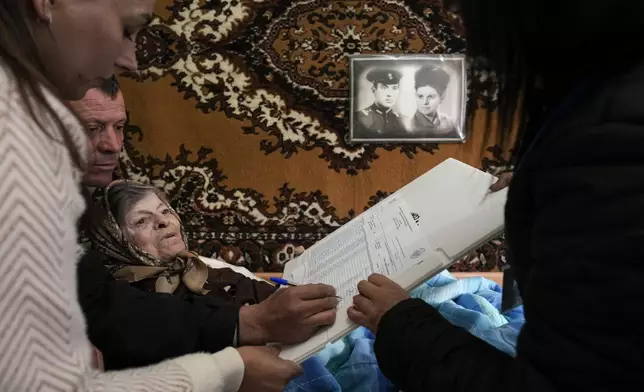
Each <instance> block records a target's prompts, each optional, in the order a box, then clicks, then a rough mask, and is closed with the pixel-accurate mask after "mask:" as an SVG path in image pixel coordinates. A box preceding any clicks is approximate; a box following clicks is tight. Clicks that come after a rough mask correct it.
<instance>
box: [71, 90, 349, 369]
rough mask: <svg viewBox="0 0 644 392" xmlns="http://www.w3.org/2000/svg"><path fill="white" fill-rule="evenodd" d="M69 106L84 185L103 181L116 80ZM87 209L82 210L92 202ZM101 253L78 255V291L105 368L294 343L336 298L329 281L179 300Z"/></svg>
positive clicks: (116, 140) (118, 104)
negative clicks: (86, 153) (248, 301)
mask: <svg viewBox="0 0 644 392" xmlns="http://www.w3.org/2000/svg"><path fill="white" fill-rule="evenodd" d="M69 105H70V107H71V108H72V109H73V110H75V111H76V113H77V114H78V115H79V117H80V119H81V121H82V122H83V123H84V125H85V126H86V127H87V129H88V135H89V139H90V144H91V149H92V157H93V163H92V164H91V165H90V167H89V170H88V171H87V174H86V177H85V181H84V183H85V185H86V186H87V187H88V188H90V189H91V188H97V187H98V188H102V187H105V186H106V185H108V184H109V183H110V182H111V181H112V179H113V176H114V173H113V172H114V169H115V168H116V166H117V157H118V154H119V152H120V150H121V148H122V147H123V129H124V126H125V122H126V117H127V115H126V111H125V103H124V101H123V95H122V94H121V92H120V91H119V86H118V83H117V81H116V79H114V78H113V79H110V80H108V81H106V83H105V84H104V85H103V86H102V87H101V89H93V90H90V91H89V92H88V93H87V95H85V97H84V98H83V99H82V100H80V101H77V102H70V103H69ZM88 204H89V203H88ZM88 207H89V208H88V212H87V214H88V216H89V214H91V213H92V210H91V204H90V205H89V206H88ZM86 219H87V218H86ZM81 224H83V222H82V223H81ZM105 258H106V255H103V254H102V253H100V252H96V251H91V250H90V251H88V253H86V254H85V256H84V257H83V258H82V259H81V261H80V262H79V265H78V282H79V287H78V296H79V301H80V303H81V307H82V309H83V312H84V313H85V317H86V319H87V328H88V335H89V337H90V340H91V342H92V344H94V345H95V346H96V347H97V348H98V349H99V350H100V351H101V352H102V354H103V358H104V364H105V368H106V370H116V369H122V368H127V367H137V366H145V365H150V364H153V363H157V362H160V361H162V360H164V359H167V358H173V357H177V356H180V355H183V354H188V353H194V352H199V351H205V352H217V351H220V350H223V349H224V348H226V347H230V346H244V345H255V346H262V345H265V344H267V343H269V342H271V343H283V344H294V343H299V342H301V341H304V340H306V339H308V338H309V337H311V336H312V335H313V334H314V333H315V332H316V331H317V330H318V329H319V327H322V326H325V325H330V324H332V323H333V322H334V321H335V315H336V311H335V307H336V305H337V300H336V298H335V297H334V296H335V290H334V289H333V287H331V286H326V285H302V286H298V287H291V288H289V289H288V290H281V291H280V292H279V293H278V294H279V295H273V296H271V297H269V298H268V299H267V300H265V301H263V302H261V303H259V304H257V305H251V306H245V307H243V308H241V309H239V308H237V307H236V306H234V305H231V304H229V303H224V302H223V301H221V302H218V301H217V300H216V299H213V298H212V297H206V296H193V297H191V298H190V299H188V300H183V299H179V298H177V297H176V296H172V295H166V294H160V293H154V292H147V291H142V290H139V289H137V288H135V287H132V286H131V285H130V284H129V283H128V282H125V281H119V280H116V279H114V278H113V277H112V275H111V274H110V273H109V271H108V269H107V268H106V267H105V264H104V261H105ZM274 359H275V360H278V358H277V357H275V358H274ZM262 369H263V370H262ZM262 369H259V370H258V369H253V371H255V372H258V371H259V373H261V371H265V372H266V371H269V370H268V369H270V366H263V367H262ZM249 371H251V370H249ZM263 377H267V378H270V377H277V376H276V375H274V374H265V375H263Z"/></svg>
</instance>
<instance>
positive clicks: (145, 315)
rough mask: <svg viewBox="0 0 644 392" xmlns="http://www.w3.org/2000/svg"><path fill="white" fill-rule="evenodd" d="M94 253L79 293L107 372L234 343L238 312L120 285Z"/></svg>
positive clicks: (81, 270) (82, 267) (82, 271)
mask: <svg viewBox="0 0 644 392" xmlns="http://www.w3.org/2000/svg"><path fill="white" fill-rule="evenodd" d="M103 257H104V256H103V255H102V254H101V253H98V252H94V251H90V252H88V253H86V254H85V256H84V257H83V258H82V259H81V261H80V263H79V265H78V282H79V283H78V286H79V287H78V295H79V301H80V304H81V307H82V309H83V312H84V314H85V318H86V320H87V328H88V335H89V338H90V340H91V342H92V344H93V345H94V346H96V347H97V348H98V349H99V350H101V352H102V353H103V359H104V361H105V367H106V370H116V369H123V368H126V367H133V366H144V365H149V364H153V363H157V362H159V361H162V360H164V359H168V358H173V357H177V356H180V355H184V354H189V353H194V352H199V351H205V352H216V351H219V350H222V349H223V348H225V347H228V346H231V345H232V344H233V337H234V333H235V328H236V325H237V319H238V315H239V310H238V308H236V307H235V306H232V305H228V304H223V303H217V302H215V301H214V300H213V299H211V298H209V297H194V298H192V299H190V300H181V299H179V298H176V297H174V296H172V295H168V294H158V293H149V292H145V291H141V290H139V289H136V288H134V287H131V286H130V285H129V284H127V283H126V282H122V281H116V280H115V279H113V278H112V276H111V275H110V274H109V272H108V271H107V269H106V268H105V266H104V265H103V263H102V258H103Z"/></svg>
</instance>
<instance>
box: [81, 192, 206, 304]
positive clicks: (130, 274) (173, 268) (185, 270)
mask: <svg viewBox="0 0 644 392" xmlns="http://www.w3.org/2000/svg"><path fill="white" fill-rule="evenodd" d="M126 183H128V182H127V181H124V180H117V181H114V182H112V183H111V184H110V185H108V186H107V188H105V190H104V191H103V194H102V197H101V199H102V200H99V203H97V205H98V207H100V208H98V209H96V211H93V214H92V215H93V216H92V224H91V225H90V226H91V227H89V228H88V230H87V233H86V235H87V237H88V239H89V240H90V241H91V242H92V246H93V247H94V248H96V249H97V250H98V251H101V252H103V253H104V254H106V255H107V256H109V259H110V261H109V263H108V264H106V266H107V267H108V269H109V271H110V273H111V274H112V276H114V277H115V278H116V279H120V280H126V281H128V282H130V283H134V282H138V281H141V280H143V279H149V278H154V277H156V278H157V279H156V283H155V291H156V292H159V293H169V294H171V293H173V292H174V291H175V290H176V288H177V287H178V286H179V283H180V282H183V283H184V284H185V285H186V287H187V288H188V289H189V290H190V291H192V292H193V293H195V294H200V295H205V294H207V293H208V290H205V289H204V287H203V286H204V284H205V283H206V281H207V279H208V266H206V265H205V264H204V263H203V262H202V261H201V260H200V259H199V256H198V255H197V254H196V253H194V252H189V251H187V250H184V251H181V252H179V254H177V257H176V258H175V259H174V260H172V261H170V262H166V261H163V260H161V259H159V258H158V257H156V256H153V255H151V254H150V253H148V252H145V251H143V250H142V249H141V248H139V247H138V246H136V245H135V244H132V243H130V242H129V241H128V240H127V238H126V236H125V234H124V233H123V231H122V230H121V228H120V227H119V225H118V223H117V221H116V219H115V217H114V215H113V214H112V211H111V210H110V200H109V194H110V189H111V188H112V187H113V186H115V185H120V184H126ZM157 196H158V194H157ZM159 198H160V199H161V200H162V201H163V202H164V203H166V205H167V207H168V208H169V209H170V211H171V213H172V214H173V215H174V216H175V217H176V218H177V219H178V220H179V224H180V226H181V237H182V238H183V241H184V243H186V244H187V241H186V235H185V232H184V230H183V224H182V223H181V219H180V218H179V215H178V214H177V213H176V211H175V210H174V209H173V208H172V207H171V206H170V205H169V204H168V203H167V201H166V200H165V199H164V198H162V197H159Z"/></svg>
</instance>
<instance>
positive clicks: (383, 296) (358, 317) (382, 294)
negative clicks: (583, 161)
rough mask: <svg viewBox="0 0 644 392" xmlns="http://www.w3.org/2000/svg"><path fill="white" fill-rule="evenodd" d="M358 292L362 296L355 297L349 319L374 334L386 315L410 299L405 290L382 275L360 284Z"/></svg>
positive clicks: (374, 276)
mask: <svg viewBox="0 0 644 392" xmlns="http://www.w3.org/2000/svg"><path fill="white" fill-rule="evenodd" d="M358 291H359V292H360V294H359V295H356V296H355V297H353V306H351V307H350V308H349V310H348V311H347V313H348V315H349V319H351V321H353V322H354V323H356V324H358V325H362V326H363V327H366V328H368V329H370V330H371V331H372V332H373V333H376V332H378V324H380V319H381V318H382V316H384V314H385V313H387V312H388V311H389V310H390V309H391V308H393V307H394V306H396V305H397V304H398V303H400V302H402V301H404V300H406V299H409V294H407V291H405V289H403V288H402V287H400V286H399V285H398V284H396V283H394V281H392V280H391V279H389V278H387V277H386V276H383V275H380V274H372V275H371V276H369V280H363V281H361V282H360V283H358Z"/></svg>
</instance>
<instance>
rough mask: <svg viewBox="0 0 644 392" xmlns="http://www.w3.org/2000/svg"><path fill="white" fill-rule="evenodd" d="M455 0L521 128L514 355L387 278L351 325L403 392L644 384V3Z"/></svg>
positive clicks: (513, 257) (512, 194) (503, 107)
mask: <svg viewBox="0 0 644 392" xmlns="http://www.w3.org/2000/svg"><path fill="white" fill-rule="evenodd" d="M452 3H454V2H452ZM455 5H456V6H457V7H458V8H459V10H460V13H461V15H462V19H463V22H464V27H465V31H466V32H467V40H468V41H467V42H468V53H469V55H470V56H473V57H476V58H481V59H484V61H485V63H486V64H487V65H488V66H489V71H490V74H494V75H497V77H498V78H499V86H498V87H499V105H500V106H499V115H500V120H501V129H502V137H505V138H504V139H502V141H503V140H505V141H506V142H507V136H508V130H509V129H512V127H513V126H515V127H516V128H515V129H518V130H519V135H518V136H519V142H518V145H517V147H516V148H515V151H516V154H518V155H517V160H516V162H517V167H516V168H515V170H514V173H513V176H512V181H511V183H510V188H509V194H508V201H507V205H506V225H505V230H506V235H507V241H508V246H509V261H510V263H511V264H512V268H513V270H514V272H515V276H516V280H517V283H518V288H519V291H520V294H521V297H522V299H523V303H524V309H525V318H526V323H525V326H524V327H523V329H522V331H521V334H520V336H519V339H518V343H517V356H516V358H512V357H510V356H508V355H506V354H504V353H502V352H500V351H498V350H497V349H495V348H494V347H492V346H490V345H488V344H486V343H485V342H483V341H481V340H479V339H477V338H475V337H474V336H472V335H471V334H469V333H467V332H466V331H465V330H463V329H461V328H457V327H455V326H453V325H451V324H450V323H449V322H448V321H446V320H445V319H444V318H443V317H442V316H441V315H440V314H439V312H438V311H437V310H435V309H434V308H432V307H431V306H429V305H428V304H426V303H424V302H423V301H421V300H418V299H410V298H409V296H408V295H407V293H406V292H405V291H404V290H402V289H401V288H400V287H399V286H397V285H396V284H395V283H393V282H392V281H391V280H389V279H388V278H385V277H382V276H377V275H374V276H371V277H370V278H369V280H368V281H363V282H360V284H359V286H358V289H359V291H360V295H358V296H356V298H355V299H354V307H352V308H351V309H350V310H349V317H350V318H351V319H352V320H353V321H355V322H356V323H358V324H360V325H363V326H366V327H368V328H369V329H371V330H372V331H374V332H376V340H375V352H376V356H377V359H378V363H379V365H380V369H381V370H382V372H383V373H384V375H385V376H386V377H388V378H389V379H390V380H391V381H392V382H393V383H395V384H396V386H397V387H399V388H400V389H402V390H404V391H405V392H414V391H464V392H465V391H467V392H474V391H539V392H547V391H619V390H632V391H635V390H638V391H641V390H644V380H643V379H642V376H641V369H643V368H644V338H643V337H642V336H643V333H642V332H643V329H642V322H641V321H640V317H641V316H640V315H639V314H638V313H639V312H638V310H639V306H640V304H641V303H642V301H644V294H643V292H642V290H641V288H640V286H641V285H642V282H643V281H644V263H642V262H641V260H640V259H641V244H642V243H643V242H644V220H643V219H642V216H643V215H642V214H644V180H643V178H644V44H643V43H642V40H638V39H635V40H629V39H628V38H627V37H641V36H642V35H643V34H644V20H643V19H642V18H641V15H642V14H643V13H644V3H643V2H640V1H630V0H629V1H626V0H623V1H620V0H617V1H613V2H609V3H606V2H599V1H583V2H582V1H575V0H562V1H559V2H557V3H556V4H555V3H551V2H544V1H539V0H524V1H513V2H510V1H501V0H490V1H485V2H481V1H476V0H462V1H459V2H457V3H456V4H455ZM608 32H610V33H608ZM608 47H609V48H610V50H611V53H613V54H614V55H613V54H598V53H597V48H608ZM563 59H570V60H569V61H567V62H566V61H565V60H563ZM472 115H473V113H470V116H472ZM506 145H507V143H506Z"/></svg>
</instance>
